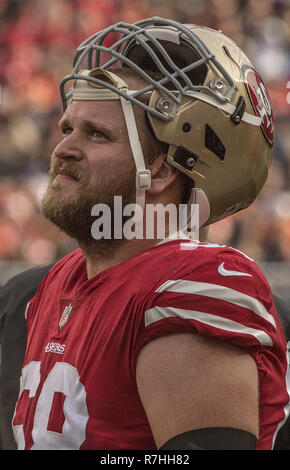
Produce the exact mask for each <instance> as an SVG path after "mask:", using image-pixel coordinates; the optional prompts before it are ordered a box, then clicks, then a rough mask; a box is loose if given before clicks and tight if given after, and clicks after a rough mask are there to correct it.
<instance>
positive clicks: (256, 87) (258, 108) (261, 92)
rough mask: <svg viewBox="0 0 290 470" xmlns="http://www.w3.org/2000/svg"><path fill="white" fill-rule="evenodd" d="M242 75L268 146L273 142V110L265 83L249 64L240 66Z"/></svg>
mask: <svg viewBox="0 0 290 470" xmlns="http://www.w3.org/2000/svg"><path fill="white" fill-rule="evenodd" d="M242 75H243V79H244V82H245V87H246V89H247V92H248V95H249V98H250V101H251V103H252V106H253V109H254V111H255V114H256V115H257V116H259V117H260V118H261V120H262V122H261V129H262V131H263V134H264V136H265V139H266V141H267V143H268V145H269V146H270V147H272V146H273V143H274V123H273V111H272V106H271V102H270V99H269V95H268V92H267V89H266V87H265V84H264V82H263V80H262V78H261V77H260V75H259V74H258V72H257V71H256V70H255V69H253V67H251V66H249V65H244V66H243V67H242Z"/></svg>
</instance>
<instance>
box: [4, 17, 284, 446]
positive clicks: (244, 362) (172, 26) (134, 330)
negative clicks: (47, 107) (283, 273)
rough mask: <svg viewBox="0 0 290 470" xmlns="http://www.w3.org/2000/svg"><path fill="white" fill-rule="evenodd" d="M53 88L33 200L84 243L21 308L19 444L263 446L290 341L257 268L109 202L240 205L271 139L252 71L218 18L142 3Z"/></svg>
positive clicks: (276, 425) (278, 408) (258, 178)
mask: <svg viewBox="0 0 290 470" xmlns="http://www.w3.org/2000/svg"><path fill="white" fill-rule="evenodd" d="M70 83H72V86H71V88H69V89H67V87H68V84H70ZM61 96H62V101H63V106H64V114H63V116H62V118H61V120H60V128H61V131H62V134H63V139H62V140H61V142H60V143H59V145H58V146H57V147H56V149H55V150H54V152H53V154H52V158H51V169H50V181H49V185H48V189H47V192H46V194H45V196H44V198H43V203H42V210H43V213H44V215H45V216H46V217H47V218H48V219H49V220H50V221H52V222H53V223H55V224H56V225H57V226H59V227H60V228H61V229H62V230H64V231H65V232H66V233H67V234H69V235H70V236H71V237H73V238H75V239H76V240H77V241H78V243H79V245H80V248H79V249H77V250H75V251H74V252H73V253H71V254H69V255H68V256H66V257H64V258H63V259H62V260H60V261H59V262H58V263H56V265H55V266H54V267H53V268H52V269H51V270H50V271H49V273H48V274H47V275H46V276H45V278H44V280H43V281H42V282H41V283H40V286H39V288H38V291H37V294H36V296H35V297H34V298H33V299H32V300H31V301H30V303H29V306H28V309H27V312H26V319H27V325H28V340H27V348H26V353H25V358H24V364H23V369H22V375H21V382H20V393H19V399H18V402H17V405H16V409H15V414H14V417H13V427H14V435H15V438H16V441H17V444H18V448H19V449H84V450H85V449H156V448H157V449H191V450H198V449H272V448H273V446H274V443H275V438H276V436H277V433H278V431H279V429H280V427H281V425H282V424H283V422H284V421H285V419H286V412H285V410H286V408H287V405H288V401H289V395H288V392H287V388H286V372H287V357H286V343H285V340H284V336H283V332H282V327H281V325H280V322H279V319H278V315H277V311H276V309H275V306H274V302H273V298H272V294H271V289H270V287H269V285H268V283H267V281H266V279H265V277H264V276H263V274H262V273H261V271H260V269H259V268H258V267H257V265H256V264H255V263H254V261H253V260H251V259H250V258H248V257H247V256H245V255H244V254H242V253H240V252H239V251H237V250H234V249H230V248H227V247H225V246H218V245H214V244H208V243H201V242H198V241H193V240H192V239H191V238H190V237H187V236H186V226H185V227H184V233H182V234H180V233H178V232H177V233H176V235H175V236H174V234H173V233H171V230H170V224H169V223H168V221H167V222H166V224H165V228H166V230H165V233H166V238H165V239H164V240H160V238H159V237H158V235H155V236H154V237H153V238H150V237H145V236H144V232H143V233H142V232H140V231H139V232H138V236H136V237H125V236H124V233H123V234H121V235H120V230H119V229H120V226H119V225H120V214H119V213H118V211H117V209H116V207H115V197H116V195H118V196H121V198H122V203H123V206H122V207H124V208H125V209H126V210H124V211H123V212H122V216H121V228H123V229H124V228H125V226H126V224H127V223H128V215H129V213H128V212H127V208H128V206H129V207H132V206H133V207H134V208H135V215H134V218H133V224H132V220H131V224H132V225H131V227H132V226H134V227H135V228H136V227H139V226H140V224H141V222H142V223H143V225H142V224H141V225H142V226H143V227H144V226H146V224H147V223H148V217H147V213H146V210H141V212H140V211H139V210H138V208H141V209H146V208H147V206H148V205H150V204H151V205H154V206H157V205H158V204H159V205H162V206H163V207H167V205H168V204H173V205H175V206H176V207H179V206H180V205H184V202H185V201H186V202H187V203H188V205H189V207H192V206H191V205H192V204H193V203H194V204H195V205H196V204H198V206H199V223H200V225H201V226H207V225H209V224H211V223H213V222H215V221H217V220H221V219H222V218H224V217H227V216H229V215H230V214H232V213H234V212H237V211H238V210H241V209H244V208H246V207H248V206H249V205H250V204H251V203H252V202H253V201H254V200H255V198H256V196H257V194H258V193H259V191H260V190H261V188H262V186H263V184H264V182H265V180H266V178H267V174H268V169H269V166H270V162H271V155H272V147H273V140H274V128H273V117H272V109H271V104H270V100H269V97H268V94H267V91H266V88H265V85H264V83H263V81H262V79H261V77H260V76H259V74H258V73H257V71H256V70H255V68H254V67H253V65H252V64H251V62H250V61H249V59H248V58H247V57H246V56H245V54H244V53H243V52H242V51H241V50H240V49H239V48H238V47H237V46H236V45H235V44H234V43H233V42H232V41H231V40H230V39H229V38H227V37H226V36H224V35H223V34H222V33H221V32H217V31H214V30H211V29H208V28H203V27H198V26H194V25H182V24H180V23H177V22H175V21H173V20H166V19H162V18H150V19H147V20H143V21H140V22H138V23H136V24H135V25H128V24H124V23H118V24H116V25H113V26H111V27H109V28H107V29H105V30H103V31H101V32H99V33H96V34H95V35H93V36H92V37H90V38H88V39H87V40H86V41H85V42H84V43H83V44H81V46H80V47H79V48H78V50H77V53H76V56H75V60H74V67H73V71H72V73H71V75H69V76H68V77H65V79H64V80H63V81H62V83H61ZM195 205H194V207H195ZM96 207H97V208H98V210H99V208H100V207H102V208H103V210H105V208H109V209H110V211H111V212H110V217H107V219H102V224H103V226H105V225H106V229H108V226H109V228H111V232H110V234H109V235H108V233H109V231H108V230H107V231H105V232H104V233H105V236H104V237H103V238H101V239H97V237H95V233H94V231H93V225H92V221H93V216H94V215H97V214H98V212H97V211H96V209H95V208H96ZM140 214H141V215H140ZM189 215H192V214H191V211H189ZM189 221H190V220H189ZM108 222H109V223H108ZM129 222H130V221H129ZM149 222H152V221H150V220H149ZM107 223H108V226H107ZM126 228H128V225H127V226H126ZM140 233H141V236H140Z"/></svg>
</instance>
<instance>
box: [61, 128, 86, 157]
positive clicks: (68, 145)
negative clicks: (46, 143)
mask: <svg viewBox="0 0 290 470" xmlns="http://www.w3.org/2000/svg"><path fill="white" fill-rule="evenodd" d="M54 155H55V156H56V157H57V158H62V159H68V158H70V159H73V160H82V158H83V157H82V155H83V152H82V149H81V145H80V141H79V139H78V138H77V136H76V134H74V132H72V133H71V134H69V135H68V136H67V137H65V138H64V139H63V140H62V141H61V142H60V143H59V144H58V145H57V146H56V148H55V150H54Z"/></svg>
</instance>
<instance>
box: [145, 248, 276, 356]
mask: <svg viewBox="0 0 290 470" xmlns="http://www.w3.org/2000/svg"><path fill="white" fill-rule="evenodd" d="M204 250H205V249H204ZM204 250H202V249H200V253H194V257H195V258H196V257H198V259H199V261H198V262H196V261H192V260H191V257H190V255H188V256H187V257H183V258H182V261H181V264H182V263H183V267H181V268H180V269H179V271H178V273H176V274H177V275H176V274H175V275H174V277H173V276H172V277H171V278H170V277H169V278H168V279H167V280H164V282H162V283H161V284H159V285H158V286H157V287H156V289H155V290H154V292H152V295H151V298H150V301H149V302H148V303H147V305H146V308H145V310H144V315H143V326H141V330H142V331H141V330H140V335H139V343H138V347H139V348H141V347H142V346H143V345H144V344H146V343H147V342H149V341H151V340H153V339H154V338H157V337H160V336H163V335H166V334H173V333H180V332H193V333H197V334H199V335H202V336H204V337H206V338H215V339H220V340H223V341H227V342H230V343H232V344H234V345H237V346H239V347H241V348H243V349H246V350H251V349H253V348H254V349H255V350H257V349H259V348H271V347H273V345H274V343H275V341H276V335H277V334H279V335H281V331H280V325H279V324H278V323H279V321H278V317H277V312H276V309H275V305H274V302H273V298H272V294H271V289H270V287H269V284H268V282H267V280H266V279H265V277H264V276H263V273H262V272H261V270H260V269H259V268H258V266H257V265H256V263H255V262H253V261H252V260H250V259H249V258H248V257H246V256H244V255H243V254H240V253H239V252H237V251H236V250H231V249H226V250H221V251H215V250H212V253H210V254H209V250H207V252H206V254H205V255H204V253H203V251H204ZM195 258H193V259H195ZM277 330H279V332H278V333H277Z"/></svg>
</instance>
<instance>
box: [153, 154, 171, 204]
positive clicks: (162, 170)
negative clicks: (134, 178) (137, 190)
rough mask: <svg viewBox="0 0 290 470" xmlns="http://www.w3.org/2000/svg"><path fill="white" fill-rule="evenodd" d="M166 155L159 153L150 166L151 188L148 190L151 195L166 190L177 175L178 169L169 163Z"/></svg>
mask: <svg viewBox="0 0 290 470" xmlns="http://www.w3.org/2000/svg"><path fill="white" fill-rule="evenodd" d="M166 156H167V155H166V154H160V155H158V157H156V158H155V160H154V162H153V163H152V166H150V170H151V188H149V189H147V190H146V191H147V192H148V193H150V194H151V195H157V194H159V193H162V192H163V191H165V190H166V189H167V188H168V186H170V185H171V184H172V182H173V181H174V180H175V179H176V177H177V170H176V169H175V168H173V167H172V166H171V165H169V164H168V163H167V161H166Z"/></svg>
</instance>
